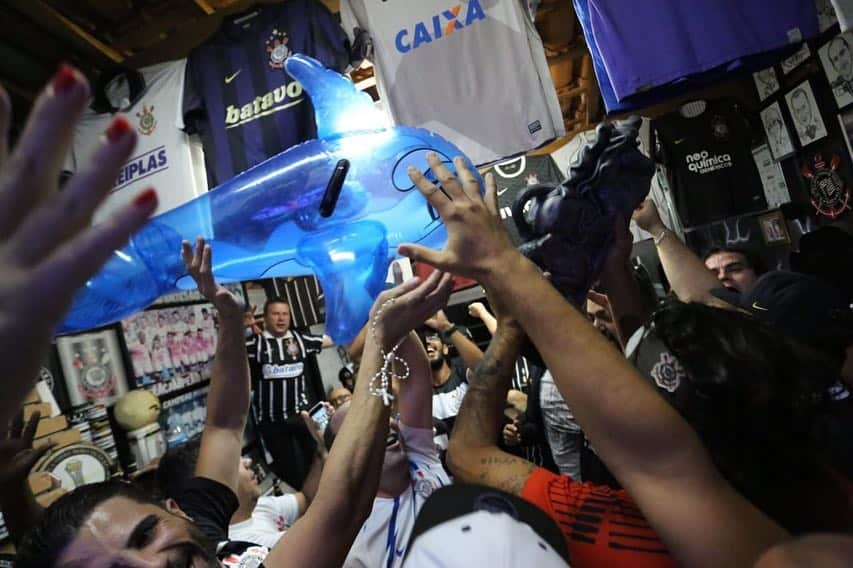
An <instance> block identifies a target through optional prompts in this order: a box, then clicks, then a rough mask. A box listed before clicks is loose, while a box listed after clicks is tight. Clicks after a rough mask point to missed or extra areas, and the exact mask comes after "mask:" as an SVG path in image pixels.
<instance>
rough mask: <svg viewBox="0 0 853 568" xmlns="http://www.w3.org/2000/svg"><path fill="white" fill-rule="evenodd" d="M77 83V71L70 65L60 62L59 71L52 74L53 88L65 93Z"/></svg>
mask: <svg viewBox="0 0 853 568" xmlns="http://www.w3.org/2000/svg"><path fill="white" fill-rule="evenodd" d="M77 83H78V79H77V73H75V72H74V69H73V68H72V67H71V66H70V65H66V64H65V63H63V64H62V66H61V67H60V68H59V71H57V72H56V75H54V76H53V90H54V91H56V92H57V93H67V92H68V91H70V90H71V89H73V88H74V85H76V84H77Z"/></svg>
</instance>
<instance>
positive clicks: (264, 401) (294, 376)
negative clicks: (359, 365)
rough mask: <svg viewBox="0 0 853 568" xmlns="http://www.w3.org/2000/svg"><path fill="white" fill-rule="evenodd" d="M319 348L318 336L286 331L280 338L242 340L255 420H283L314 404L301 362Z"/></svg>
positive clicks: (265, 336)
mask: <svg viewBox="0 0 853 568" xmlns="http://www.w3.org/2000/svg"><path fill="white" fill-rule="evenodd" d="M322 349H323V338H322V337H321V336H319V335H308V334H303V333H299V332H298V331H288V332H287V333H286V334H285V335H284V336H283V337H275V336H273V335H271V334H270V333H268V332H264V333H260V334H255V335H252V336H250V337H249V338H248V339H247V340H246V353H247V355H248V357H249V367H250V369H251V371H252V386H253V388H254V391H255V395H254V397H253V398H252V404H253V405H254V410H255V416H257V417H258V420H260V421H262V422H279V421H283V420H286V419H287V418H289V417H290V416H293V415H294V414H296V413H298V412H299V411H300V410H306V409H308V408H309V406H310V405H311V403H312V402H315V401H314V398H315V396H314V395H313V394H312V388H311V385H309V384H308V380H307V378H306V369H305V360H306V359H307V357H308V355H314V354H316V353H319V352H320V351H321V350H322Z"/></svg>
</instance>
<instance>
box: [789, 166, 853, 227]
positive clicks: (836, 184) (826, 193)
mask: <svg viewBox="0 0 853 568" xmlns="http://www.w3.org/2000/svg"><path fill="white" fill-rule="evenodd" d="M840 166H841V158H840V157H839V156H838V155H836V154H833V155H832V159H831V160H830V161H829V164H827V163H826V161H825V160H824V159H823V155H821V154H815V157H814V165H813V167H809V166H808V165H804V166H803V167H802V168H801V169H800V173H802V174H803V177H804V178H806V180H808V182H809V195H810V199H811V202H812V205H813V206H814V208H815V209H816V210H817V212H818V214H820V215H823V216H824V217H829V218H830V219H835V218H837V217H838V216H840V215H841V214H842V213H844V211H846V210H847V209H850V190H849V189H847V188H846V187H844V180H843V179H841V176H840V175H839V174H838V171H837V170H838V168H839V167H840Z"/></svg>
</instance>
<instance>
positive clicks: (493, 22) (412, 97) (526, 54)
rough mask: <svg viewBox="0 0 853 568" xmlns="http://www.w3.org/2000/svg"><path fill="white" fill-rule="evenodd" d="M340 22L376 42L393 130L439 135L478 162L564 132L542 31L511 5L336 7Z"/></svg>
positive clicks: (358, 2)
mask: <svg viewBox="0 0 853 568" xmlns="http://www.w3.org/2000/svg"><path fill="white" fill-rule="evenodd" d="M341 22H342V24H343V27H344V30H345V31H346V32H347V34H348V35H349V37H350V39H351V40H352V39H354V37H355V29H356V28H358V29H361V30H365V31H367V32H368V33H369V34H370V36H371V38H372V40H373V49H374V63H375V65H376V68H375V73H376V81H377V87H378V89H379V93H380V96H381V98H382V99H383V100H384V101H385V103H386V108H387V109H388V111H389V112H390V113H391V117H392V119H393V121H394V123H395V124H400V125H406V126H417V127H422V128H426V129H428V130H431V131H433V132H436V133H438V134H440V135H442V136H444V137H445V138H447V139H448V140H449V141H451V142H453V143H454V144H456V145H457V146H458V147H459V149H460V150H462V151H463V152H464V153H465V154H466V155H467V156H468V157H469V158H470V159H471V161H472V162H474V163H475V164H478V165H479V164H485V163H489V162H494V161H496V160H500V159H501V158H504V157H509V156H512V155H515V154H520V153H524V152H527V151H528V150H531V149H533V148H536V147H538V146H541V145H542V144H544V143H545V142H548V141H549V140H551V139H553V138H555V137H558V136H563V135H564V134H565V127H564V126H563V117H562V115H561V113H560V104H559V101H558V99H557V93H556V91H555V90H554V84H553V82H552V80H551V75H550V72H549V70H548V63H547V61H546V59H545V52H544V48H543V45H542V40H541V38H540V37H539V33H538V32H537V31H536V28H535V26H534V25H533V22H532V21H531V20H530V15H529V14H528V12H527V10H526V8H525V7H524V6H523V5H522V3H521V2H518V1H517V0H511V1H501V2H495V1H494V0H468V1H466V2H462V3H457V5H456V6H452V5H450V4H449V3H448V2H447V1H446V0H418V1H417V2H400V1H396V2H387V1H385V0H341Z"/></svg>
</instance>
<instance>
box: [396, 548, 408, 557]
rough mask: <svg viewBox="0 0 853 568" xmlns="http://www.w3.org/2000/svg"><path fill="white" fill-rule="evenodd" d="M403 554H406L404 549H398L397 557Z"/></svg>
mask: <svg viewBox="0 0 853 568" xmlns="http://www.w3.org/2000/svg"><path fill="white" fill-rule="evenodd" d="M405 553H406V549H405V548H404V549H403V550H400V549H399V548H398V549H397V556H403V554H405Z"/></svg>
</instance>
